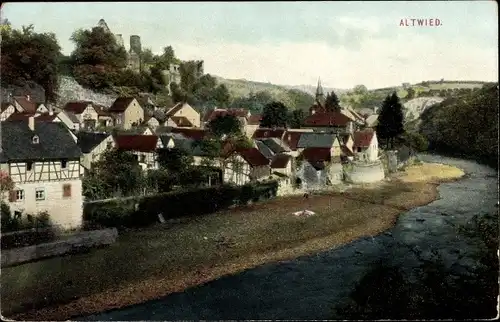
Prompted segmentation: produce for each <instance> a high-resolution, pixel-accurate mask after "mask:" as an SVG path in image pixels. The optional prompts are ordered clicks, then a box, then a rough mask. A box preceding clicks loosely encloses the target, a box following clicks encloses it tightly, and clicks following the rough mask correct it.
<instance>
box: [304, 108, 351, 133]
mask: <svg viewBox="0 0 500 322" xmlns="http://www.w3.org/2000/svg"><path fill="white" fill-rule="evenodd" d="M303 127H304V128H307V129H312V130H314V132H325V133H337V134H342V133H353V132H354V131H355V129H356V128H355V122H354V121H353V120H351V119H350V118H349V117H347V116H345V115H344V114H342V113H340V112H325V113H315V114H313V115H309V116H308V117H307V118H306V119H305V120H304V126H303Z"/></svg>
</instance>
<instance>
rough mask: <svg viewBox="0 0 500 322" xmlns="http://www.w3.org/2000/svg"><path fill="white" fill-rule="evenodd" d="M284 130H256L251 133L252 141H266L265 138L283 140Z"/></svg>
mask: <svg viewBox="0 0 500 322" xmlns="http://www.w3.org/2000/svg"><path fill="white" fill-rule="evenodd" d="M285 132H286V129H284V128H272V129H271V128H262V127H261V128H258V129H257V130H255V132H254V133H253V136H252V138H253V139H254V140H261V139H267V138H277V139H280V140H281V139H283V136H284V135H285Z"/></svg>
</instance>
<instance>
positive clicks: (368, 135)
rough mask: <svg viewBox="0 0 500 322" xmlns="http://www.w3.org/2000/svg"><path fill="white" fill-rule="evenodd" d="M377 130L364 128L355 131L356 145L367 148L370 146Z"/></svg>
mask: <svg viewBox="0 0 500 322" xmlns="http://www.w3.org/2000/svg"><path fill="white" fill-rule="evenodd" d="M374 133H375V132H373V131H369V130H364V131H357V132H354V144H353V146H354V147H356V148H357V147H360V148H367V147H369V146H370V142H371V141H372V139H373V135H374Z"/></svg>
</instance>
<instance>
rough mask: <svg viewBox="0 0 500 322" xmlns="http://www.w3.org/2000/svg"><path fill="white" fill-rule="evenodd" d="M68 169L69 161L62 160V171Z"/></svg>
mask: <svg viewBox="0 0 500 322" xmlns="http://www.w3.org/2000/svg"><path fill="white" fill-rule="evenodd" d="M67 167H68V160H65V159H63V160H61V169H66V168H67Z"/></svg>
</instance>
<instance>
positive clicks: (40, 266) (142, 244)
mask: <svg viewBox="0 0 500 322" xmlns="http://www.w3.org/2000/svg"><path fill="white" fill-rule="evenodd" d="M452 169H455V168H451V167H447V166H443V165H438V164H422V165H418V166H412V167H409V168H408V169H407V172H405V173H406V175H405V173H400V175H399V176H398V178H395V179H394V180H392V181H391V182H384V183H379V184H378V185H372V186H364V187H356V188H353V189H350V190H348V191H347V192H344V193H334V192H331V193H328V194H323V195H315V196H311V197H310V198H309V199H304V198H302V197H288V198H279V199H275V200H271V201H268V202H264V203H261V204H255V205H252V206H247V207H242V208H237V209H232V210H228V211H224V212H220V213H215V214H212V215H207V216H203V217H199V218H195V219H191V220H190V221H188V222H183V223H180V224H176V225H173V226H167V225H157V226H154V227H149V228H145V229H141V230H135V231H129V232H126V233H123V234H122V235H120V236H119V238H118V241H117V242H116V243H115V244H113V245H111V246H110V247H108V248H105V249H100V250H94V251H92V252H90V253H88V254H80V255H72V256H67V257H59V258H53V259H48V260H44V261H40V262H35V263H29V264H25V265H21V266H17V267H11V268H6V269H2V275H1V279H2V280H1V282H2V288H1V295H2V310H3V311H2V314H3V315H4V316H7V317H9V318H15V319H22V320H28V319H29V320H31V319H43V320H60V319H68V318H70V317H72V316H78V315H86V314H91V313H96V312H100V311H103V310H107V309H111V308H118V307H123V306H126V305H130V304H134V303H140V302H143V301H146V300H150V299H154V298H157V297H160V296H163V295H167V294H169V293H172V292H176V291H181V290H183V289H185V288H186V287H189V286H194V285H197V284H200V283H203V282H206V281H209V280H212V279H215V278H218V277H220V276H222V275H226V274H231V273H236V272H239V271H242V270H244V269H248V268H251V267H255V266H257V265H260V264H263V263H266V262H271V261H280V260H287V259H291V258H295V257H298V256H301V255H307V254H311V253H314V252H318V251H322V250H326V249H330V248H332V247H335V246H339V245H342V244H345V243H348V242H350V241H352V240H354V239H357V238H359V237H362V236H369V235H375V234H377V233H379V232H381V231H383V230H385V229H387V228H390V227H391V226H392V225H393V224H394V222H395V220H396V219H397V216H398V215H399V214H400V213H401V212H403V211H404V210H407V209H411V208H413V207H416V206H421V205H424V204H427V203H429V202H431V201H433V200H434V199H436V197H437V192H436V183H437V181H436V180H445V179H451V178H457V177H459V176H461V175H462V174H463V172H461V171H455V170H452ZM419 173H420V175H419ZM430 173H432V175H429V174H430ZM420 177H424V178H429V179H432V182H433V183H427V182H422V181H421V180H420ZM301 209H309V210H312V211H314V212H315V213H316V215H315V216H312V217H308V218H302V217H296V216H293V215H292V212H295V211H297V210H301ZM16 312H24V313H16Z"/></svg>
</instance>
